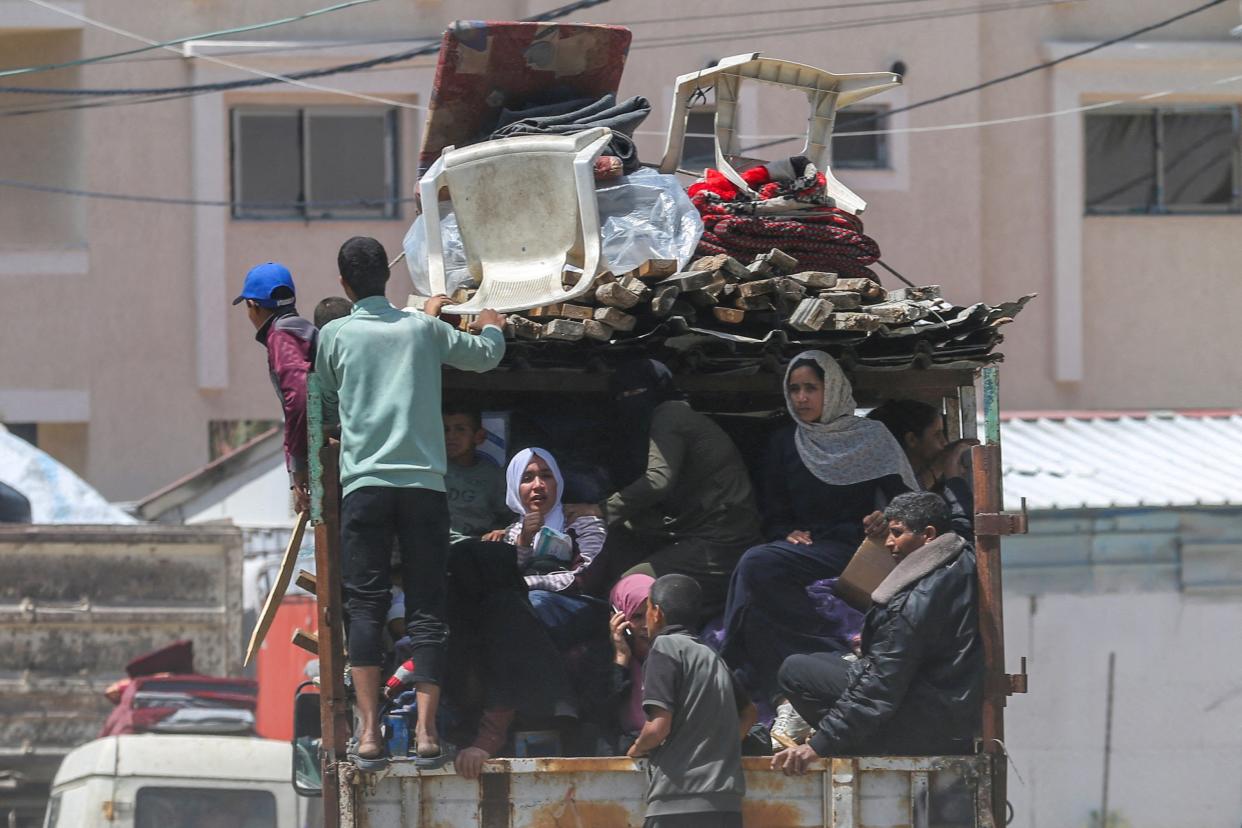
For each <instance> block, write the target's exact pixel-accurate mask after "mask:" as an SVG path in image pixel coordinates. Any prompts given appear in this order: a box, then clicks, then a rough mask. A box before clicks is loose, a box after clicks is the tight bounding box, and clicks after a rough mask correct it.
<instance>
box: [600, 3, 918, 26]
mask: <svg viewBox="0 0 1242 828" xmlns="http://www.w3.org/2000/svg"><path fill="white" fill-rule="evenodd" d="M938 1H939V0H858V2H852V3H832V4H829V5H819V6H796V7H784V8H776V9H759V10H752V11H736V12H717V13H714V14H713V13H708V14H685V15H681V16H679V17H648V18H647V19H645V20H621V21H618V22H617V24H616V25H618V26H646V25H651V24H658V25H661V26H663V25H667V24H669V23H682V22H685V21H689V20H723V19H724V18H726V17H758V16H760V15H762V16H765V17H773V16H775V15H778V14H798V13H800V12H809V11H837V10H838V9H856V8H864V7H871V6H895V5H909V4H911V3H934V2H938Z"/></svg>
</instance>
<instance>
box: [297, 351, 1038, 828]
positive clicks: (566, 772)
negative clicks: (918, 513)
mask: <svg viewBox="0 0 1242 828" xmlns="http://www.w3.org/2000/svg"><path fill="white" fill-rule="evenodd" d="M766 367H768V368H769V369H774V368H775V366H774V365H769V366H766ZM848 373H851V380H852V382H853V385H854V391H855V396H856V398H857V399H858V400H859V402H860V403H862V404H865V403H866V402H868V401H873V400H878V399H880V398H883V397H897V396H900V397H910V398H917V399H923V400H926V401H929V402H934V403H937V404H939V405H941V407H942V408H943V409H944V411H945V421H946V427H947V429H948V437H949V439H956V438H958V437H978V436H979V435H978V425H977V424H978V419H979V414H980V411H979V408H980V406H979V396H980V394H979V392H980V391H981V396H982V400H981V402H982V412H981V413H982V415H983V416H982V421H983V426H984V430H983V435H982V445H979V446H976V447H975V448H974V449H973V451H972V461H973V470H974V481H973V482H974V492H975V508H976V515H975V535H976V541H975V549H976V555H977V565H978V577H979V625H980V634H981V640H982V644H983V651H984V661H985V670H986V676H985V680H984V697H983V705H982V721H981V723H980V734H981V736H980V738H979V740H978V741H977V743H976V751H975V754H974V755H971V756H943V757H832V758H828V759H824V760H821V761H818V762H815V763H813V764H812V766H811V768H810V770H809V771H808V773H807V774H806V775H805V776H802V777H787V776H784V775H782V774H781V773H779V772H774V771H771V770H769V769H768V760H767V759H745V760H744V762H743V764H744V768H745V772H746V778H747V787H748V793H747V797H746V802H745V805H744V808H745V810H744V814H743V815H744V819H745V824H746V825H747V826H748V828H758V827H759V826H777V825H779V826H790V828H793V827H794V826H812V825H822V826H832V828H868V826H879V825H885V826H893V825H903V826H905V825H909V826H912V828H931V826H933V825H936V824H939V823H938V822H936V821H933V814H934V812H935V811H936V808H937V806H938V805H939V804H940V803H941V797H944V796H947V795H949V794H947V793H946V792H947V791H950V790H953V789H954V788H955V786H956V790H957V791H958V793H957V794H956V796H957V800H956V802H957V806H958V807H959V809H960V808H961V807H962V803H969V805H968V806H967V807H969V810H970V813H969V814H967V815H966V817H967V818H968V819H969V820H970V821H969V822H963V821H961V819H960V817H959V818H958V819H957V820H955V821H953V822H952V824H953V825H963V824H969V825H974V826H977V828H1000V826H1003V825H1005V824H1006V822H1007V808H1008V806H1007V801H1006V764H1007V756H1006V752H1005V743H1004V739H1005V729H1004V709H1005V704H1006V700H1007V697H1008V696H1009V695H1011V694H1013V693H1024V692H1026V671H1025V662H1026V659H1025V658H1024V659H1022V664H1023V667H1022V670H1021V672H1020V673H1018V674H1016V675H1011V674H1009V673H1006V672H1005V652H1004V620H1003V608H1002V601H1001V592H1002V578H1001V557H1000V547H1001V544H1000V540H1001V536H1003V535H1009V534H1018V533H1023V532H1025V531H1026V516H1025V513H1022V514H1007V513H1005V512H1004V511H1003V492H1002V481H1001V470H1002V467H1001V446H1000V400H999V378H998V369H997V368H996V366H994V365H982V364H978V363H956V364H954V365H951V366H938V367H932V368H911V369H900V370H892V369H870V370H868V369H865V368H859V369H856V370H854V371H852V372H848ZM779 376H780V375H779V374H777V373H775V372H774V370H767V371H759V372H755V373H746V374H738V373H728V374H690V375H686V376H679V377H678V382H679V386H680V387H681V388H682V389H683V390H684V391H686V392H687V393H688V394H689V396H690V398H691V400H692V402H693V403H694V404H695V407H696V408H698V409H699V410H703V411H711V412H727V411H733V412H736V411H771V410H779V409H781V408H782V407H783V398H782V396H781V389H780V380H779ZM606 384H607V375H606V374H603V373H600V372H594V373H587V372H580V371H567V370H555V369H545V370H497V371H493V372H489V373H487V374H466V373H461V372H457V371H446V372H445V376H444V392H445V396H446V397H452V396H454V395H456V396H472V397H473V398H475V399H478V398H479V395H482V394H486V395H487V400H488V404H489V405H494V406H495V407H496V408H506V407H510V406H513V405H515V404H517V403H519V402H520V401H521V400H522V398H524V397H527V396H530V395H537V394H541V393H546V392H549V391H553V390H555V391H557V392H559V393H564V392H565V390H566V388H568V387H572V388H573V393H574V394H575V395H577V396H581V397H583V398H584V399H603V398H604V392H605V389H606ZM308 411H309V417H308V420H309V429H310V445H311V446H315V447H317V450H315V451H312V452H311V486H312V490H311V502H312V515H311V517H312V520H313V522H314V526H315V565H316V572H317V577H316V592H317V597H318V601H319V617H318V621H319V635H318V649H319V658H320V676H321V687H320V726H321V734H322V743H321V749H320V763H321V768H322V772H323V808H324V823H323V824H324V826H325V828H432V826H444V825H453V826H467V825H477V826H480V828H542V827H543V826H548V827H549V828H551V827H552V826H573V827H574V828H611V826H629V825H635V824H641V822H642V813H643V804H644V802H643V797H644V793H645V787H646V774H645V773H644V772H643V769H644V767H645V760H638V761H633V760H630V759H626V758H623V757H617V758H610V757H600V758H552V759H493V760H490V761H489V762H487V763H486V764H485V766H484V770H483V774H482V776H481V777H480V778H479V780H477V781H467V780H465V779H463V778H461V777H460V776H458V775H457V774H456V773H454V772H453V771H452V770H448V769H444V770H438V771H419V770H417V769H416V768H414V766H413V763H412V762H404V761H401V760H394V761H393V762H392V763H391V765H390V767H389V769H388V770H386V771H384V772H381V773H376V774H366V773H361V772H359V771H358V770H357V769H356V768H355V767H354V766H353V765H352V764H351V763H349V762H348V760H347V759H346V757H345V745H344V744H342V743H340V742H339V740H338V739H337V734H338V733H340V732H343V731H342V730H338V725H339V724H341V723H343V722H345V721H348V717H349V710H348V701H347V699H346V697H345V690H344V686H343V675H344V669H345V648H344V637H343V630H342V615H341V602H340V595H341V591H340V590H341V586H340V584H341V581H340V559H341V550H340V511H339V502H340V482H339V469H338V457H339V445H338V444H337V443H336V442H335V441H331V440H325V437H324V430H323V420H322V409H321V406H320V396H319V387H318V383H317V381H316V378H315V377H314V375H312V376H311V378H310V401H309V405H308ZM962 786H965V788H964V790H965V791H967V792H968V794H967V795H966V796H963V795H962V793H961V791H962V790H963V787H962Z"/></svg>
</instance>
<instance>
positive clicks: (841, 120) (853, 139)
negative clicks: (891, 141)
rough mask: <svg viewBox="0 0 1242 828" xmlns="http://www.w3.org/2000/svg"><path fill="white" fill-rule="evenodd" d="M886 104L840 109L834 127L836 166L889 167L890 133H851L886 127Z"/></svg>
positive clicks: (834, 162) (843, 167)
mask: <svg viewBox="0 0 1242 828" xmlns="http://www.w3.org/2000/svg"><path fill="white" fill-rule="evenodd" d="M887 111H888V107H884V106H851V107H850V108H849V109H843V110H840V111H838V112H837V117H836V120H835V122H834V123H833V127H832V166H833V167H834V168H835V169H855V170H882V169H887V168H888V136H887V135H850V134H849V133H851V132H874V131H876V130H881V129H885V128H886V125H887V123H888V121H887V119H885V118H884V117H883V116H884V114H885V112H887Z"/></svg>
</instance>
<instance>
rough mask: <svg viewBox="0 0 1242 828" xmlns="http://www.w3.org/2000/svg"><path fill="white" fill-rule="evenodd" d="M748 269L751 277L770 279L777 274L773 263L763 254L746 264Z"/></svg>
mask: <svg viewBox="0 0 1242 828" xmlns="http://www.w3.org/2000/svg"><path fill="white" fill-rule="evenodd" d="M746 269H747V270H748V271H749V272H750V278H751V279H770V278H771V277H773V276H775V275H776V270H775V269H773V267H772V264H771V263H770V262H769V261H768V260H767V259H765V258H763V257H762V256H760V257H758V258H756V259H755V260H754V261H753V262H751V263H750V264H748V265H746Z"/></svg>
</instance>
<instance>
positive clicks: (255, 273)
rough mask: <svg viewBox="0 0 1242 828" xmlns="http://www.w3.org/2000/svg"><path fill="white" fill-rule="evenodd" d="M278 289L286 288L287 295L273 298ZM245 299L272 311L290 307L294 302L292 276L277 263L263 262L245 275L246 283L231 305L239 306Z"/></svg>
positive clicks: (287, 269)
mask: <svg viewBox="0 0 1242 828" xmlns="http://www.w3.org/2000/svg"><path fill="white" fill-rule="evenodd" d="M280 288H286V289H287V290H288V292H289V295H288V296H279V297H273V294H274V293H276V292H277V290H279V289H280ZM246 299H250V300H253V301H254V302H257V303H258V304H259V306H260V307H264V308H269V309H272V310H275V309H276V308H280V307H287V306H289V305H292V304H293V302H294V290H293V276H292V275H290V273H289V268H287V267H285V266H284V265H282V264H280V263H279V262H264V263H263V264H261V265H256V266H255V267H252V268H250V272H249V273H247V274H246V283H245V284H244V285H243V286H242V292H241V294H240V295H239V296H238V297H237V298H236V299H234V300H233V304H234V305H236V304H239V303H241V302H243V301H245V300H246Z"/></svg>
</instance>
